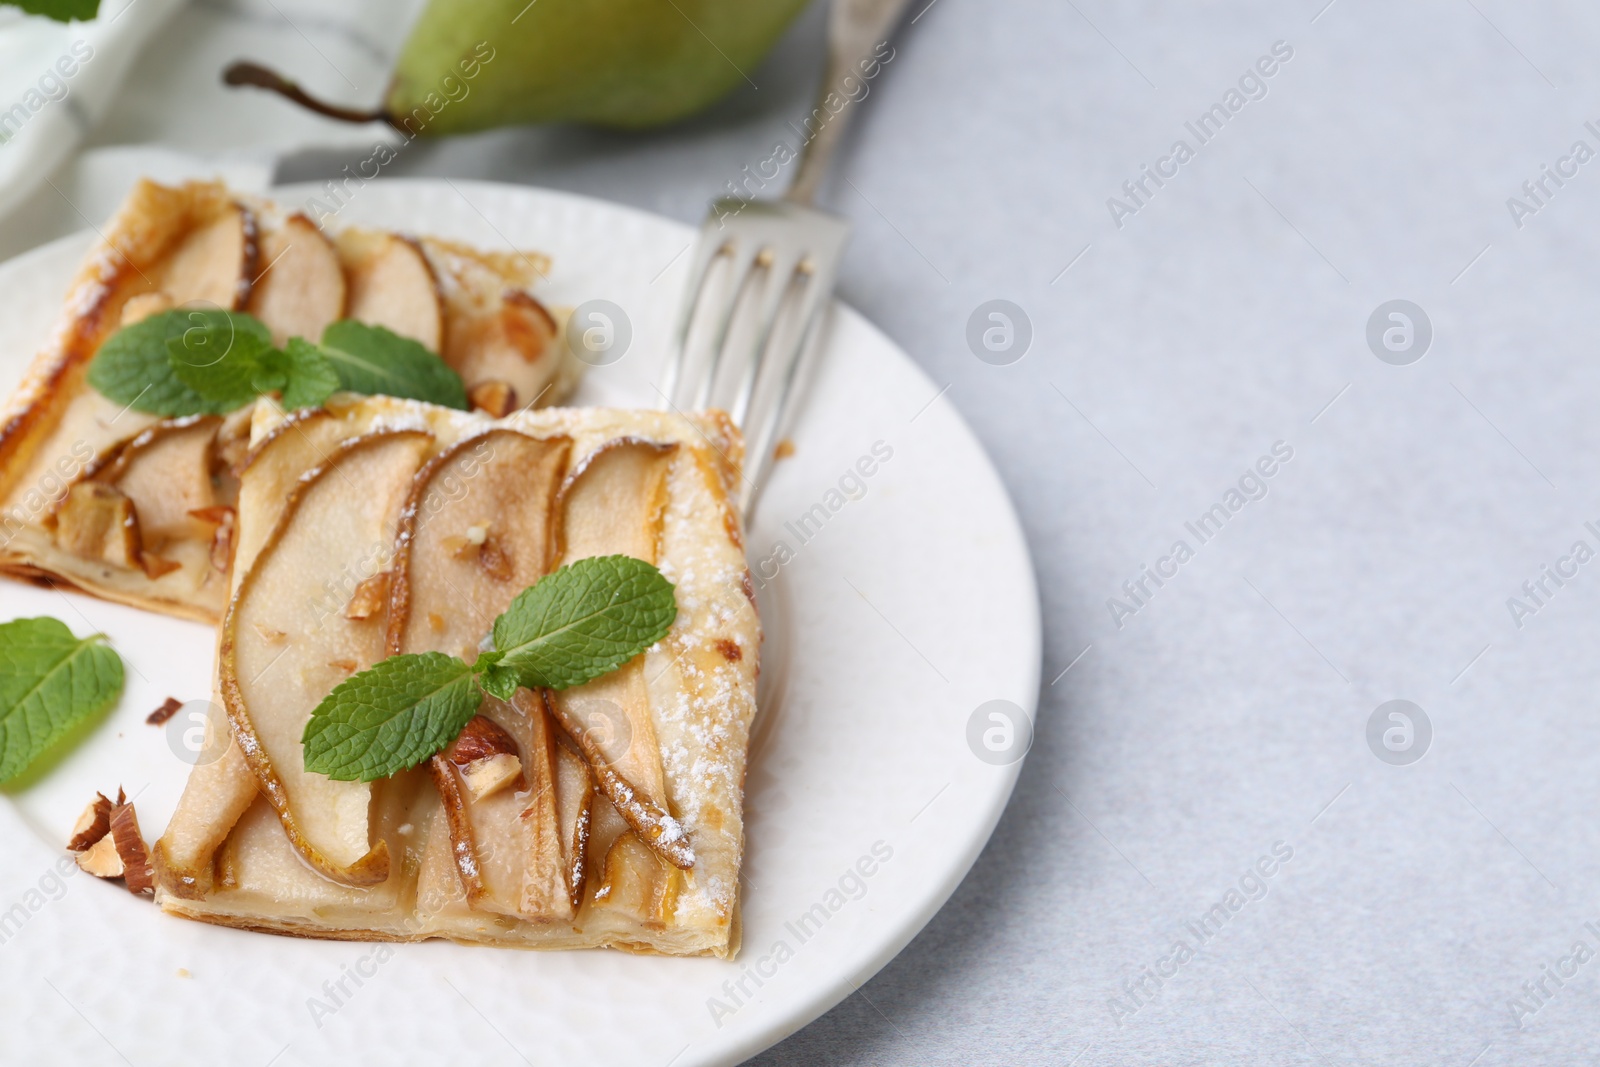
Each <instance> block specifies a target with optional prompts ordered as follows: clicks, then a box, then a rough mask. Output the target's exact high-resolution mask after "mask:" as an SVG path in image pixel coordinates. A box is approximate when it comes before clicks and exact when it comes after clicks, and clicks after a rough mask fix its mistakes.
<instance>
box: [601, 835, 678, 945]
mask: <svg viewBox="0 0 1600 1067" xmlns="http://www.w3.org/2000/svg"><path fill="white" fill-rule="evenodd" d="M682 884H683V874H682V873H681V872H679V871H675V870H673V869H672V868H671V867H669V866H668V865H667V864H665V863H663V862H662V861H661V857H660V856H658V855H656V853H655V852H653V851H651V850H650V849H649V848H648V847H647V846H646V845H645V844H644V843H643V842H642V841H640V840H639V837H638V835H637V834H636V833H635V832H634V831H633V830H628V831H625V832H624V833H621V834H618V835H617V838H616V840H614V841H612V842H611V847H610V848H609V849H608V850H607V851H606V861H605V869H604V874H603V877H602V881H601V883H600V886H599V888H597V889H596V890H595V891H594V902H595V906H596V907H600V908H612V909H615V910H616V911H619V912H622V913H623V914H625V915H627V916H629V917H630V918H632V919H634V920H635V921H637V922H638V923H639V924H640V925H641V926H644V927H646V928H647V929H652V930H664V929H666V926H667V923H668V922H670V921H671V920H672V912H673V908H674V907H675V906H676V905H677V901H678V891H679V889H680V888H681V887H682Z"/></svg>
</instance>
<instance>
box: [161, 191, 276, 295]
mask: <svg viewBox="0 0 1600 1067" xmlns="http://www.w3.org/2000/svg"><path fill="white" fill-rule="evenodd" d="M257 256H258V248H257V243H256V223H255V217H254V216H252V215H251V214H250V212H249V211H247V210H245V208H244V207H243V206H241V205H239V204H236V203H229V204H227V205H225V206H224V207H223V209H222V210H221V211H220V212H219V213H218V214H217V215H216V216H215V217H214V218H211V219H208V220H206V221H204V222H202V223H201V224H200V225H198V226H196V227H195V228H194V229H192V230H190V231H189V232H188V233H187V234H186V235H185V236H184V237H183V239H182V240H181V241H180V242H179V243H178V245H177V247H175V248H174V249H173V250H172V251H171V252H170V253H169V254H168V255H167V257H166V259H165V260H164V261H163V262H162V264H161V269H160V274H159V277H158V278H157V279H156V283H157V284H156V288H157V289H159V290H160V291H162V292H164V293H166V294H167V296H168V297H169V298H171V300H172V303H173V304H178V305H181V304H199V305H202V306H206V307H219V308H223V309H226V310H229V311H235V310H238V309H240V308H242V307H244V304H245V301H246V299H247V298H248V297H249V295H250V284H251V282H252V281H254V279H255V272H256V263H257Z"/></svg>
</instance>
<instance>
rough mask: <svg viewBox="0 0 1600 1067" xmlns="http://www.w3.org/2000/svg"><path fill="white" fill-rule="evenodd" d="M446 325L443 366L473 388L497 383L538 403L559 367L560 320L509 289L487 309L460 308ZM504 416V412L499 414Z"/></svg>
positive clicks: (541, 306)
mask: <svg viewBox="0 0 1600 1067" xmlns="http://www.w3.org/2000/svg"><path fill="white" fill-rule="evenodd" d="M451 310H452V313H451V315H450V317H449V319H448V320H447V326H446V329H445V336H444V351H443V352H442V353H441V355H443V357H444V361H445V362H446V363H448V364H450V365H451V366H452V367H454V368H455V369H456V373H457V374H459V375H461V380H462V381H464V382H467V383H468V384H469V385H472V386H474V387H476V386H478V385H479V384H480V383H482V384H490V383H494V384H496V385H499V386H503V387H504V388H505V389H506V390H507V391H508V392H509V393H510V394H511V395H512V396H518V397H526V398H527V400H526V401H525V402H527V403H534V402H537V401H538V400H539V399H540V398H541V397H542V396H543V395H544V392H545V390H546V389H547V388H548V387H549V386H550V385H551V379H552V378H554V377H555V375H556V372H557V370H558V369H559V367H560V362H561V361H560V356H561V353H559V352H557V351H555V347H556V345H557V329H556V320H555V319H554V318H553V317H552V316H551V314H550V312H548V311H546V310H545V307H544V305H543V304H541V303H539V301H537V300H535V299H534V298H533V297H531V296H529V295H528V294H527V293H525V292H523V291H522V290H520V289H507V290H505V292H504V293H502V294H501V296H500V299H499V301H498V303H494V304H491V305H489V306H488V307H470V308H469V307H462V306H460V304H459V303H458V304H457V305H456V306H454V307H453V308H452V309H451ZM500 414H504V412H503V411H502V412H500Z"/></svg>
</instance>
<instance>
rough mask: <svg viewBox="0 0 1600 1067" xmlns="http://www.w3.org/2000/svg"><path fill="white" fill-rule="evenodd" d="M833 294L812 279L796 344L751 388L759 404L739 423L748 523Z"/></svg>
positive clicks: (768, 362) (828, 284)
mask: <svg viewBox="0 0 1600 1067" xmlns="http://www.w3.org/2000/svg"><path fill="white" fill-rule="evenodd" d="M832 294H833V285H832V280H831V278H828V279H824V278H823V277H821V276H819V275H817V274H816V273H812V274H811V275H810V276H809V277H808V278H807V281H806V290H805V293H804V296H803V297H802V303H801V309H800V314H799V316H798V320H797V327H798V328H797V329H796V330H794V331H793V339H792V340H791V341H790V342H789V343H788V344H786V345H785V346H783V348H782V350H781V354H780V355H779V356H778V357H777V358H776V359H773V358H772V357H770V356H769V357H768V358H767V359H765V360H763V364H764V366H763V367H762V371H763V373H762V374H761V376H760V377H761V381H759V382H757V383H756V384H755V386H754V387H753V389H752V394H753V397H755V398H758V399H757V400H755V401H752V405H751V409H750V411H749V413H748V419H747V421H742V422H741V423H740V425H741V427H742V428H743V430H744V434H745V441H746V442H747V449H746V452H745V455H746V467H747V477H746V479H745V483H744V488H743V490H742V492H741V497H742V499H741V500H740V504H741V506H742V508H743V510H744V512H745V516H746V521H748V519H749V515H750V513H751V512H752V511H753V510H754V508H755V501H756V497H757V495H758V494H759V493H760V492H761V489H762V487H764V486H765V485H766V482H767V474H768V473H769V472H770V471H771V469H772V462H773V450H774V447H775V446H776V444H777V439H778V434H779V433H780V432H781V431H782V429H783V428H784V425H785V424H786V423H787V422H788V420H789V417H790V415H791V414H792V413H793V410H794V404H795V399H796V397H797V396H798V395H799V393H800V389H799V388H798V387H799V386H800V385H801V382H802V377H801V371H802V370H804V369H806V367H807V366H808V364H809V363H810V362H811V360H810V359H809V358H808V357H809V356H810V355H811V354H812V353H814V352H815V351H816V348H817V341H818V336H819V334H820V333H821V328H822V323H823V320H824V319H825V317H826V312H827V310H828V300H829V298H830V297H831V296H832ZM769 382H770V384H768V383H769Z"/></svg>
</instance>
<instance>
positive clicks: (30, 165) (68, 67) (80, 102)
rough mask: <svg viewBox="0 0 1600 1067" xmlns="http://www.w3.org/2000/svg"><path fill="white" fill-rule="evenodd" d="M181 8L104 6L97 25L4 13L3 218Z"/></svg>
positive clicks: (0, 36)
mask: <svg viewBox="0 0 1600 1067" xmlns="http://www.w3.org/2000/svg"><path fill="white" fill-rule="evenodd" d="M181 6H183V0H105V2H104V3H102V5H101V8H100V15H99V17H98V18H96V19H94V20H93V21H91V22H74V23H59V22H54V21H51V20H50V19H46V18H41V17H38V16H32V15H22V14H20V13H19V12H18V11H17V10H16V9H15V8H9V7H8V8H0V218H3V217H4V216H5V215H6V214H7V213H9V212H10V211H11V210H12V209H14V208H15V207H17V206H18V205H19V204H20V203H22V201H23V200H24V199H25V198H26V197H27V196H28V194H29V193H32V192H33V191H34V190H35V189H37V188H39V187H40V186H41V185H42V184H43V183H45V182H47V181H48V180H49V179H50V175H51V174H52V173H54V171H55V170H56V168H57V167H59V166H60V165H61V162H62V161H63V160H64V159H66V158H67V157H68V156H69V155H70V154H71V153H72V152H73V151H74V150H75V149H76V148H77V147H78V145H79V144H80V143H81V142H82V140H83V138H84V137H85V136H86V135H87V133H88V132H89V130H91V129H93V128H94V126H95V125H96V124H97V123H98V122H99V121H100V119H101V118H102V117H103V116H104V115H105V113H106V111H107V109H108V107H109V106H110V104H111V103H112V101H113V99H114V98H115V96H116V93H117V89H118V87H119V86H120V85H121V84H122V80H123V78H124V77H125V76H126V75H127V72H128V68H129V66H130V65H131V64H132V63H133V61H134V60H135V59H136V58H137V57H138V54H139V50H140V49H141V48H142V47H143V46H144V44H145V43H146V42H147V41H149V40H150V37H151V35H152V34H154V33H155V32H156V31H157V30H159V29H160V28H161V26H162V24H163V23H165V22H166V20H167V19H168V17H170V16H171V15H172V13H173V12H174V11H176V10H177V9H178V8H179V7H181Z"/></svg>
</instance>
